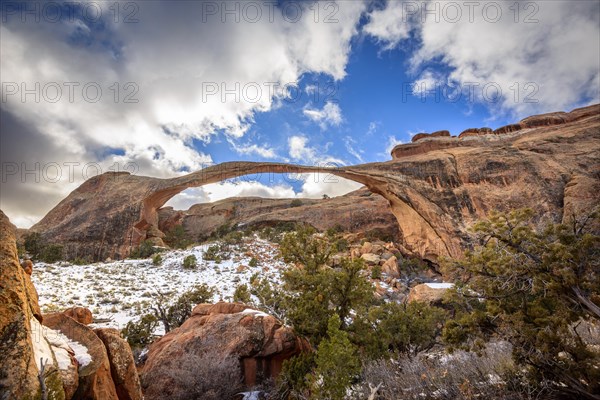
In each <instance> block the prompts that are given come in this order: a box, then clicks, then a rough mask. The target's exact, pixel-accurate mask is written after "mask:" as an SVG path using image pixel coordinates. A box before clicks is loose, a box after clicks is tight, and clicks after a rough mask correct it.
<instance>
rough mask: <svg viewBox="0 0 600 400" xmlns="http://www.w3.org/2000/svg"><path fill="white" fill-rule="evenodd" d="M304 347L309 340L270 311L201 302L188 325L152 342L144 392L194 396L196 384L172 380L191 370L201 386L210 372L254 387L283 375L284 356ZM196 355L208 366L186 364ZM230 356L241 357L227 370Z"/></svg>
mask: <svg viewBox="0 0 600 400" xmlns="http://www.w3.org/2000/svg"><path fill="white" fill-rule="evenodd" d="M302 351H310V346H309V344H308V342H307V341H306V340H304V339H302V338H300V337H298V336H296V334H295V333H294V332H293V330H292V329H291V328H289V327H285V326H283V325H282V324H281V322H279V321H278V320H277V319H275V318H273V317H272V316H270V315H267V314H265V313H262V312H259V311H256V310H253V309H251V308H248V307H247V306H245V305H243V304H238V303H223V302H221V303H217V304H201V305H198V306H196V307H195V308H194V310H193V312H192V315H191V317H190V318H189V319H188V320H187V321H186V322H185V323H184V324H183V325H181V326H180V327H179V328H177V329H175V330H173V331H171V332H169V333H168V334H166V335H165V336H163V337H162V338H160V339H159V340H157V341H156V342H154V343H153V344H152V345H151V346H150V348H149V352H148V358H147V360H146V363H145V364H144V366H143V369H142V386H143V388H144V396H145V399H147V400H153V399H164V398H165V396H167V397H169V396H170V397H176V396H181V395H184V394H188V395H189V393H191V391H192V390H194V388H193V387H191V386H190V385H191V384H190V385H188V386H187V387H185V386H184V387H175V386H176V385H172V384H170V383H172V382H173V381H174V380H175V381H177V380H178V379H179V377H180V376H181V374H186V375H185V376H186V380H191V381H192V382H196V385H197V386H199V387H202V385H205V384H208V383H210V382H208V381H209V380H210V379H211V376H208V375H210V373H209V371H213V375H214V374H229V375H228V376H229V378H228V379H231V380H232V381H231V382H225V384H228V385H231V386H234V385H235V384H236V383H237V378H235V377H236V376H237V377H239V378H242V377H243V382H244V384H245V385H246V386H248V387H251V386H254V385H255V384H257V383H260V382H261V380H263V379H267V378H269V377H274V376H276V375H278V374H279V372H280V371H281V367H282V363H283V361H284V360H286V359H288V358H290V357H293V356H294V355H297V354H299V353H300V352H302ZM192 359H193V360H195V361H193V363H195V364H203V365H187V363H189V362H192V361H190V360H192ZM231 359H234V360H238V361H236V362H235V363H234V367H229V368H228V371H222V370H221V369H220V366H219V363H221V362H225V361H224V360H231ZM215 360H217V361H215ZM183 364H185V365H183ZM182 368H184V369H186V370H185V371H183V370H182ZM232 369H233V370H232ZM207 382H208V383H207ZM167 388H168V390H167ZM166 390H167V391H166ZM205 390H209V388H205ZM210 390H218V388H210ZM207 398H209V397H207ZM210 398H212V397H210Z"/></svg>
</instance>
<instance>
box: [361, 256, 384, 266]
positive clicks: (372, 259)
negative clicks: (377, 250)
mask: <svg viewBox="0 0 600 400" xmlns="http://www.w3.org/2000/svg"><path fill="white" fill-rule="evenodd" d="M360 258H362V259H363V260H364V261H365V263H367V265H379V262H380V261H381V258H380V257H379V256H378V255H377V254H373V253H365V254H363V255H362V256H360Z"/></svg>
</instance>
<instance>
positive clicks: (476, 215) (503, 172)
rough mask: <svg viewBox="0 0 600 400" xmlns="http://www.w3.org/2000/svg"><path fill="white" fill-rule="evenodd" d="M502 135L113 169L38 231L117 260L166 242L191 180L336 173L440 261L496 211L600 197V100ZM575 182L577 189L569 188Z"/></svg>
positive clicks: (581, 203)
mask: <svg viewBox="0 0 600 400" xmlns="http://www.w3.org/2000/svg"><path fill="white" fill-rule="evenodd" d="M517 127H518V128H517ZM494 133H495V134H494V135H488V134H486V135H482V136H474V137H462V138H451V137H447V136H438V137H431V138H429V139H428V140H419V141H418V142H415V143H409V144H406V145H399V146H397V147H396V148H394V150H393V151H392V158H393V160H391V161H387V162H382V163H371V164H364V165H356V166H348V167H339V168H333V169H327V170H324V169H323V168H318V167H303V166H295V165H285V164H276V163H249V162H238V163H235V162H234V163H224V164H221V165H217V166H213V167H209V168H206V169H203V170H201V171H198V172H194V173H191V174H188V175H185V176H181V177H177V178H172V179H157V178H150V177H143V176H133V175H129V174H127V173H107V174H103V175H100V176H97V177H94V178H91V179H89V180H88V181H86V182H85V183H84V184H82V185H81V186H80V187H79V188H78V189H76V190H75V191H73V192H72V193H71V194H70V195H69V196H68V197H67V198H65V199H64V200H63V201H62V202H61V203H60V204H59V205H57V206H56V207H55V208H54V209H53V210H52V211H50V212H49V213H48V214H47V215H46V216H45V217H44V219H43V220H42V221H40V222H39V223H38V224H36V225H35V226H34V227H33V228H32V230H34V231H39V232H40V233H42V235H43V236H44V238H45V239H46V240H48V241H49V242H58V243H61V244H63V245H65V247H66V252H67V254H68V255H69V256H70V257H73V258H74V257H80V256H89V257H91V258H93V259H95V260H103V259H105V258H108V257H110V258H113V259H114V258H119V257H124V256H126V255H127V254H128V253H129V252H130V251H131V250H132V249H133V248H135V247H136V246H137V245H138V244H139V243H140V241H142V240H144V239H150V240H152V241H153V242H154V243H157V244H158V243H161V242H162V239H161V237H160V236H161V231H160V229H158V227H159V210H160V208H161V207H162V206H163V205H164V204H165V203H166V202H167V201H168V200H169V199H170V198H171V197H173V196H175V195H176V194H177V193H179V192H181V191H182V190H184V189H186V188H189V187H195V186H201V185H205V184H208V183H215V182H219V181H222V180H225V179H229V178H234V177H237V176H241V175H248V174H258V173H266V172H271V173H310V172H326V173H330V174H331V175H336V176H339V177H342V178H346V179H350V180H354V181H356V182H359V183H362V184H363V185H365V186H366V187H367V188H368V189H369V190H370V191H371V192H373V193H376V194H379V195H381V196H383V197H384V198H385V199H386V200H387V201H388V203H389V204H390V207H391V212H392V213H393V214H394V216H395V217H396V219H397V222H398V226H399V232H400V243H401V245H402V246H403V248H404V249H406V251H407V252H409V253H411V254H414V255H417V256H419V257H421V258H425V259H429V260H431V261H433V262H435V261H436V260H437V258H438V257H439V256H453V257H458V256H460V255H461V254H462V252H463V250H464V248H465V247H468V246H469V245H470V242H471V237H470V234H469V231H468V228H469V227H470V226H471V225H472V223H473V222H474V221H476V220H478V219H480V218H482V217H484V216H485V215H486V214H487V213H488V212H489V211H490V210H492V209H497V210H508V209H513V208H518V207H525V206H530V207H534V208H535V209H536V210H537V211H538V212H539V215H540V216H541V215H545V216H547V217H550V218H551V219H554V220H557V221H560V220H562V219H563V217H564V216H563V205H564V204H570V207H571V208H572V209H574V210H576V212H582V211H585V210H589V208H590V207H592V206H594V205H597V204H598V199H597V196H596V194H597V182H598V171H599V170H600V155H599V154H600V151H598V149H599V148H600V105H595V106H590V107H586V108H582V109H577V110H573V111H571V112H570V113H552V114H545V115H541V116H534V117H530V118H526V119H524V120H522V121H521V122H520V123H518V124H515V126H514V127H513V126H509V127H503V128H499V129H497V130H496V131H494ZM440 135H442V134H440ZM443 135H445V134H443ZM575 182H576V183H577V184H575ZM573 187H576V188H577V189H576V193H574V190H567V188H573Z"/></svg>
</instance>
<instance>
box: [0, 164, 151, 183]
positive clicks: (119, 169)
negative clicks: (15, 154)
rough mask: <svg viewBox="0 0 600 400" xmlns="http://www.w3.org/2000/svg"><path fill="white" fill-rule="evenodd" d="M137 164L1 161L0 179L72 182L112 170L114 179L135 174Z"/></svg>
mask: <svg viewBox="0 0 600 400" xmlns="http://www.w3.org/2000/svg"><path fill="white" fill-rule="evenodd" d="M139 170H140V168H139V165H138V164H136V163H134V162H126V163H124V164H120V163H118V162H115V163H113V164H111V165H109V166H106V165H104V166H103V165H101V164H100V163H97V162H86V163H84V162H79V161H63V162H46V163H42V162H33V163H31V162H30V163H27V162H20V163H18V162H10V161H8V162H2V163H0V181H1V182H2V183H6V182H8V181H10V180H16V181H19V182H21V183H27V182H29V183H40V182H45V183H59V182H61V183H65V182H68V183H73V182H77V181H79V180H80V179H83V180H84V181H86V180H88V179H90V178H93V177H95V176H98V175H102V174H104V173H106V172H113V173H115V174H114V175H113V178H114V179H119V176H120V175H121V174H131V175H135V174H137V173H138V172H139Z"/></svg>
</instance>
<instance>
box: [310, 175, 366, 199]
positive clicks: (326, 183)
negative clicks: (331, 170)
mask: <svg viewBox="0 0 600 400" xmlns="http://www.w3.org/2000/svg"><path fill="white" fill-rule="evenodd" d="M304 179H305V181H304V183H303V184H302V192H300V193H299V194H298V197H308V198H314V199H317V198H321V197H323V195H324V194H326V195H328V196H329V197H337V196H342V195H344V194H346V193H349V192H352V191H354V190H357V189H359V188H361V187H362V185H361V184H360V183H357V182H354V181H350V180H348V179H343V178H339V177H337V176H335V175H332V174H306V176H305V177H304Z"/></svg>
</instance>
